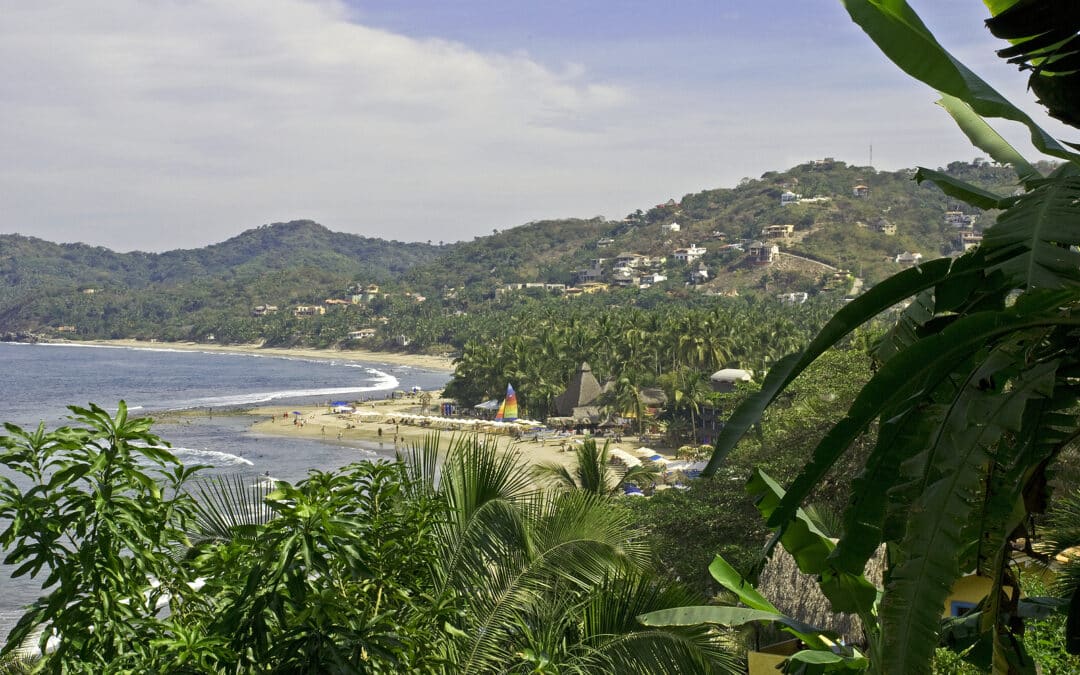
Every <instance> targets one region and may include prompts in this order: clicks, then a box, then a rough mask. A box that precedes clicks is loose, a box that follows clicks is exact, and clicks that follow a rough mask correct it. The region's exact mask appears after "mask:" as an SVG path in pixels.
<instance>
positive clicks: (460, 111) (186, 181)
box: [0, 0, 627, 248]
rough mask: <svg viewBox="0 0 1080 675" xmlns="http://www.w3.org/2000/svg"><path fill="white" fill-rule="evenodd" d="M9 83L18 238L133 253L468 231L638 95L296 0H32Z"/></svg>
mask: <svg viewBox="0 0 1080 675" xmlns="http://www.w3.org/2000/svg"><path fill="white" fill-rule="evenodd" d="M0 79H2V80H3V81H4V82H6V83H7V84H6V85H5V86H4V88H3V89H2V90H0V96H2V100H0V103H2V106H0V145H2V146H3V147H4V148H6V149H8V152H6V153H5V157H4V158H3V159H0V173H2V176H3V180H2V184H0V201H2V202H3V203H5V204H6V207H5V211H6V212H7V213H6V214H5V218H4V220H5V223H4V225H3V227H4V228H5V229H9V231H10V230H21V231H23V232H25V233H30V234H40V235H41V236H46V237H50V238H56V237H59V238H68V239H71V238H85V239H88V240H91V241H94V242H98V241H103V242H107V243H108V244H110V245H114V246H119V247H121V248H125V247H127V248H130V247H131V246H143V247H158V246H161V245H166V246H173V245H185V246H187V245H196V244H200V243H207V242H209V241H212V240H214V239H217V238H220V236H222V234H223V232H230V233H231V232H235V231H238V230H240V229H243V228H245V227H250V226H254V225H257V224H259V223H260V222H263V221H264V220H278V219H285V218H290V217H301V216H308V215H313V214H322V215H323V217H324V218H327V219H328V220H330V221H332V222H328V223H327V224H328V225H330V226H332V227H334V226H337V227H340V228H342V229H345V227H347V226H351V227H352V229H356V230H358V231H363V232H365V233H369V234H373V235H380V236H397V237H400V238H412V237H410V236H409V235H410V232H408V231H403V230H402V229H401V227H402V226H405V225H407V224H408V223H410V222H413V223H414V224H415V227H416V228H417V232H416V234H418V235H420V238H426V237H425V236H424V232H423V230H425V229H426V230H428V232H427V234H428V235H429V236H430V235H431V234H432V233H433V232H435V231H437V232H439V233H441V234H442V238H446V239H451V238H456V237H453V234H452V232H448V229H451V228H454V227H456V226H459V225H460V224H461V219H462V215H463V213H462V212H458V213H455V212H454V207H456V208H458V209H459V210H460V208H461V207H463V206H465V205H467V204H477V203H479V202H482V201H483V200H484V199H485V198H486V194H487V193H488V192H489V191H495V192H499V191H500V190H503V189H506V188H507V184H506V183H501V182H500V177H508V178H509V179H510V182H509V185H510V186H511V188H510V189H511V190H513V189H514V187H513V186H514V185H515V184H516V185H517V187H518V188H520V189H525V188H526V186H527V184H528V183H529V182H531V180H533V179H536V180H543V176H539V175H536V170H537V169H538V168H540V167H546V168H547V169H552V170H554V169H555V168H556V167H557V166H558V165H559V164H561V162H562V160H561V157H560V155H561V154H562V153H566V152H571V151H575V152H576V151H578V150H579V149H582V150H585V149H589V148H590V147H593V148H595V146H596V144H597V143H599V142H600V141H599V140H598V139H599V137H600V136H601V134H602V132H603V121H602V120H603V117H604V116H605V115H610V114H612V113H613V112H614V111H617V109H618V108H619V106H621V105H624V104H625V103H626V101H627V93H626V92H625V91H624V90H622V89H620V88H617V87H613V86H607V85H604V84H603V83H595V82H590V81H588V79H587V78H586V77H585V74H584V73H583V72H582V70H581V69H580V68H579V67H572V66H568V67H566V68H565V69H564V70H562V71H559V70H553V69H551V68H548V67H546V66H544V65H542V64H539V63H536V62H535V61H532V60H530V59H529V58H528V57H527V56H524V55H503V54H483V53H478V52H476V51H472V50H470V49H468V48H466V47H464V46H462V45H460V44H454V43H450V42H445V41H439V40H415V39H411V38H407V37H403V36H400V35H394V34H390V33H387V32H384V31H380V30H374V29H371V28H366V27H364V26H358V25H355V24H351V23H349V22H348V21H347V20H346V16H345V13H344V11H343V10H342V9H341V7H339V6H338V5H337V4H335V3H330V2H323V3H305V2H297V1H294V0H260V1H258V2H236V1H230V2H228V3H213V2H182V1H179V0H176V1H174V2H164V3H143V2H124V1H122V0H115V1H113V2H107V3H69V4H63V3H52V4H50V3H41V4H29V3H28V4H25V5H23V6H21V7H16V8H14V9H8V10H6V11H5V20H4V21H3V22H2V24H0ZM530 155H531V157H529V156H530ZM523 156H524V157H527V158H529V161H528V162H527V163H526V164H525V166H520V164H521V157H523ZM556 182H557V181H556ZM483 210H484V209H483V208H479V209H477V212H479V213H482V212H483ZM448 211H449V212H448ZM397 212H403V213H405V214H408V215H407V216H405V217H402V216H400V215H398V214H397ZM421 221H423V222H421ZM384 223H386V224H389V225H392V226H394V227H393V229H388V228H386V227H385V225H384ZM426 223H429V224H430V226H431V227H430V228H425V227H423V225H424V224H426ZM87 225H93V226H95V227H96V228H98V229H97V231H95V232H94V233H91V232H90V231H88V230H87V229H86V226H87ZM201 226H203V227H205V229H201ZM462 234H463V235H464V234H466V233H464V232H463V233H462ZM448 235H449V236H448ZM125 242H130V243H129V244H128V245H127V246H125Z"/></svg>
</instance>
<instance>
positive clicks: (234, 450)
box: [0, 343, 449, 637]
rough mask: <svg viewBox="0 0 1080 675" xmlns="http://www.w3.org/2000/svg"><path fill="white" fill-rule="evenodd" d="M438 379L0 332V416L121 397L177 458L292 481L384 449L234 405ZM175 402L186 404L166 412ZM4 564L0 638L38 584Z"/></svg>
mask: <svg viewBox="0 0 1080 675" xmlns="http://www.w3.org/2000/svg"><path fill="white" fill-rule="evenodd" d="M448 379H449V375H448V374H447V373H445V372H439V371H430V370H424V369H421V368H413V367H409V366H400V365H387V364H380V363H378V362H372V363H358V362H352V361H343V360H333V359H310V358H302V357H280V356H264V355H260V354H237V353H225V352H198V351H186V350H183V351H181V350H175V349H168V348H167V347H162V348H160V349H158V348H155V349H141V348H139V349H136V348H128V347H112V346H99V345H94V346H86V345H70V344H16V343H0V384H2V386H0V393H2V396H3V398H2V399H0V421H3V422H12V423H14V424H17V425H19V426H22V427H23V428H33V427H36V426H37V425H38V423H39V422H44V423H45V425H46V427H47V428H55V427H57V426H61V425H63V424H65V423H68V422H69V420H68V419H67V417H68V415H70V412H69V411H68V410H67V406H68V405H78V406H82V407H86V406H87V404H88V403H90V402H93V403H96V404H98V405H99V406H101V407H103V408H105V409H107V410H111V411H113V410H115V409H116V407H117V403H118V402H119V401H120V400H124V401H125V403H126V404H127V406H128V410H129V411H130V414H138V415H148V416H150V417H155V415H160V416H161V421H160V422H157V423H155V426H154V428H153V431H154V433H156V434H158V435H159V436H161V437H162V438H163V439H164V440H166V441H168V442H169V443H170V444H171V445H172V446H173V452H174V454H176V455H177V457H178V458H179V459H180V460H181V461H183V462H185V463H190V464H209V465H211V467H212V468H211V469H209V470H208V471H209V472H211V473H236V472H240V473H251V474H253V475H256V474H266V473H269V474H270V475H271V476H274V477H275V478H279V479H281V480H288V481H293V482H295V481H297V480H300V479H302V478H303V477H304V476H305V475H307V473H308V471H309V470H311V469H322V470H326V469H334V468H338V467H341V466H345V465H346V464H350V463H352V462H357V461H361V460H364V459H375V458H390V457H392V456H393V448H392V447H385V448H383V447H380V446H379V444H371V443H363V442H351V443H345V442H335V441H333V440H328V441H319V440H309V439H294V438H285V437H279V436H266V435H256V434H252V433H249V432H248V427H250V425H251V423H252V421H253V419H252V418H251V417H250V416H248V415H241V414H236V413H237V411H239V410H242V409H245V408H248V407H251V406H257V405H313V404H321V403H325V402H327V401H331V400H350V401H351V400H358V399H365V398H383V397H385V396H387V395H388V394H390V393H391V392H393V391H394V390H398V389H403V390H405V391H409V390H411V389H412V388H413V387H420V388H421V389H423V390H432V389H440V388H442V387H443V386H444V385H445V384H446V382H447V381H448ZM176 411H190V414H187V415H170V414H166V413H172V412H176ZM388 445H389V444H388ZM3 471H4V470H3V469H2V468H0V472H3ZM5 475H6V474H5ZM0 526H2V524H0ZM11 569H12V568H11V567H8V566H4V565H2V564H0V590H2V592H0V637H3V636H6V634H7V631H8V630H9V628H10V625H11V624H12V623H13V622H14V620H15V619H16V618H17V616H18V615H19V608H20V607H22V606H25V605H26V604H27V603H29V602H31V601H32V600H33V599H34V598H36V597H37V596H38V595H40V589H39V584H38V583H35V582H32V581H29V580H27V579H25V578H21V579H11V578H10V573H11Z"/></svg>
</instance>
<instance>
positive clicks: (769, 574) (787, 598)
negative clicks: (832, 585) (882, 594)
mask: <svg viewBox="0 0 1080 675" xmlns="http://www.w3.org/2000/svg"><path fill="white" fill-rule="evenodd" d="M884 573H885V547H884V546H880V547H878V550H877V552H876V553H875V554H874V556H873V557H872V558H870V561H869V562H867V563H866V570H865V571H864V574H865V575H866V578H867V580H868V581H869V582H870V583H872V584H874V585H875V586H877V587H879V588H880V587H881V583H882V576H883V575H884ZM757 589H758V591H760V592H761V594H762V595H764V596H765V597H766V598H768V599H769V601H770V602H772V603H773V604H774V605H776V608H777V609H778V610H780V612H781V613H783V614H785V615H787V616H790V617H791V618H793V619H796V620H798V621H802V622H803V623H808V624H810V625H811V626H817V627H818V628H823V629H825V630H831V631H833V632H835V633H838V634H840V635H842V636H843V637H844V640H845V641H846V642H848V643H855V644H865V643H866V633H865V632H864V631H863V626H862V621H860V620H859V617H858V616H856V615H854V614H840V613H837V612H833V611H832V606H831V605H830V604H829V600H828V598H826V597H825V594H824V593H822V592H821V588H819V587H818V584H817V580H816V579H815V578H814V577H813V576H811V575H808V574H803V573H802V572H800V571H799V566H798V564H797V563H796V562H795V558H793V557H791V554H790V553H788V552H787V551H785V550H784V549H782V548H779V547H778V548H777V549H776V550H775V551H774V552H773V556H772V558H771V559H770V560H769V562H768V564H766V565H765V568H764V569H763V570H761V576H759V577H758V584H757Z"/></svg>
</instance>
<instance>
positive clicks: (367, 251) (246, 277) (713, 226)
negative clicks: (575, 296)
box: [0, 159, 1048, 343]
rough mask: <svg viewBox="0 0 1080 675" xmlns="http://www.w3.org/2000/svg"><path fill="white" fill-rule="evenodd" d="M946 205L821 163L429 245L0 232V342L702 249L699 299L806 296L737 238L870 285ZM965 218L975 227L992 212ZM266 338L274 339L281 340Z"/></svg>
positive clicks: (894, 179)
mask: <svg viewBox="0 0 1080 675" xmlns="http://www.w3.org/2000/svg"><path fill="white" fill-rule="evenodd" d="M1047 168H1048V167H1047ZM945 170H946V171H947V172H948V173H951V174H953V175H956V176H958V177H960V178H963V179H964V180H966V181H969V182H973V183H975V184H978V185H980V186H982V187H984V188H986V189H990V190H993V191H996V192H998V193H999V194H1009V193H1011V192H1012V190H1013V189H1015V177H1014V176H1013V174H1012V172H1011V171H1010V170H1009V169H1007V168H1004V167H998V166H994V165H992V164H990V163H988V162H985V161H976V162H972V163H966V162H954V163H952V164H950V165H949V166H948V167H947V168H946V169H945ZM785 200H786V201H785ZM956 208H960V207H958V206H957V205H955V204H953V203H951V202H950V200H948V199H947V198H946V197H945V196H944V195H943V194H942V193H941V192H940V191H939V190H938V189H937V188H935V187H932V186H919V185H917V184H915V183H914V182H913V181H912V180H911V172H910V171H896V172H878V171H875V170H874V169H873V168H871V167H857V166H848V165H846V164H845V163H843V162H838V161H835V160H831V159H828V160H819V161H815V162H808V163H806V164H803V165H799V166H797V167H793V168H792V169H789V170H787V171H784V172H768V173H766V174H764V175H763V176H761V177H760V178H758V179H744V180H743V181H742V182H741V183H740V184H739V185H738V186H736V187H733V188H719V189H714V190H705V191H702V192H699V193H694V194H688V195H685V196H683V197H682V198H681V199H679V200H675V199H671V200H669V201H667V202H665V203H662V204H658V205H656V206H654V207H651V208H648V209H646V210H637V211H635V212H634V213H631V214H629V215H627V216H626V217H625V218H623V219H621V220H618V221H612V220H605V219H603V218H592V219H577V218H567V219H557V220H545V221H537V222H533V223H528V224H526V225H522V226H518V227H513V228H508V229H505V230H502V231H498V230H496V231H494V232H493V233H492V234H491V235H487V236H483V237H476V238H474V239H473V241H470V242H459V243H454V244H447V245H437V246H436V245H432V244H430V243H420V242H400V241H386V240H383V239H378V238H370V237H363V236H359V235H354V234H347V233H341V232H332V231H330V230H329V229H327V228H326V227H324V226H322V225H319V224H318V223H315V222H313V221H310V220H297V221H291V222H287V223H273V224H269V225H263V226H261V227H257V228H254V229H251V230H247V231H245V232H243V233H241V234H239V235H237V236H235V237H231V238H230V239H227V240H225V241H223V242H220V243H216V244H212V245H210V246H206V247H203V248H198V249H179V250H173V251H166V252H163V253H144V252H138V251H136V252H131V253H117V252H114V251H111V250H109V249H106V248H102V247H99V246H88V245H85V244H55V243H51V242H47V241H44V240H41V239H38V238H35V237H27V236H22V235H0V333H14V332H18V331H37V330H42V331H46V332H48V331H52V330H56V329H57V328H58V327H59V326H66V327H68V328H72V327H75V328H77V336H79V337H135V336H142V337H160V338H163V339H198V338H199V337H200V336H205V335H209V334H212V333H214V332H215V331H217V332H227V333H228V334H230V335H241V336H245V338H249V339H252V340H254V339H260V338H262V337H265V336H263V335H261V334H260V332H259V331H260V330H261V329H260V327H259V326H258V325H256V324H254V323H252V322H251V320H250V319H251V314H252V308H253V307H255V306H257V305H260V304H273V305H281V306H286V305H289V304H309V303H321V302H323V301H324V300H325V299H327V298H331V297H338V298H341V297H344V296H346V295H347V289H349V288H351V287H356V286H357V285H368V284H379V285H383V286H384V288H386V289H389V290H391V291H392V292H394V293H399V294H404V293H406V292H409V293H413V294H415V295H421V296H433V295H437V296H439V297H441V296H443V295H445V294H447V293H451V290H450V289H460V290H462V291H463V292H464V293H465V294H466V295H468V296H469V297H472V298H481V297H491V296H492V295H493V294H494V293H495V292H496V290H498V289H500V288H503V287H505V286H506V285H508V284H523V283H535V282H541V283H554V284H571V283H573V282H575V281H577V280H578V278H579V274H578V273H579V272H580V271H581V270H582V269H583V268H586V267H588V266H589V265H591V264H593V262H595V261H597V260H599V259H608V260H610V259H613V258H616V257H617V256H619V255H620V254H623V253H632V254H641V255H644V256H647V257H650V258H652V259H654V260H665V259H666V260H667V261H668V262H666V263H663V265H664V267H663V268H662V270H661V271H663V272H664V273H665V274H666V276H668V277H669V279H670V280H671V281H670V283H671V284H673V285H675V286H682V285H683V284H684V283H685V282H686V281H687V276H688V275H687V273H686V271H685V270H684V269H683V267H681V266H680V265H673V264H672V263H671V259H672V257H673V255H674V251H675V250H676V249H678V248H679V247H684V248H685V247H693V246H698V247H699V248H702V249H705V250H706V254H705V256H704V258H702V260H701V263H700V264H701V265H702V266H703V267H704V268H705V269H706V270H707V276H706V277H703V278H695V279H694V282H695V283H698V282H701V281H705V282H706V283H705V289H706V290H708V289H713V290H715V291H717V292H720V291H723V292H729V291H738V290H742V291H744V292H745V291H748V290H749V291H754V289H757V292H766V293H770V294H775V293H776V292H778V291H780V292H782V291H792V290H810V291H813V290H814V288H817V287H820V284H821V283H822V279H823V272H822V270H824V269H826V268H825V267H823V266H820V265H819V266H818V267H815V266H814V265H813V264H807V265H802V266H801V267H800V265H789V266H787V267H785V266H775V267H771V268H762V267H759V266H753V265H747V264H746V263H745V257H746V251H745V248H746V245H747V244H748V242H753V241H754V240H757V239H760V238H763V237H764V236H765V232H766V231H767V229H768V228H770V227H772V228H774V229H775V228H776V227H780V228H781V229H782V228H784V227H790V228H791V229H792V231H793V233H794V234H793V235H792V236H791V237H789V238H786V239H784V240H782V248H783V249H784V250H785V251H786V252H789V253H792V254H793V256H791V257H789V259H790V260H792V261H796V260H806V261H809V260H814V261H820V262H821V263H824V264H825V265H828V266H833V267H838V268H845V269H849V270H851V271H853V273H856V274H858V275H859V276H860V277H865V278H866V279H867V282H868V284H872V283H873V282H874V281H876V280H877V279H880V278H883V277H884V276H885V275H887V274H888V273H890V272H891V271H895V268H896V267H895V266H896V263H895V262H894V258H895V257H896V256H897V255H898V254H900V253H902V252H919V253H921V254H922V255H923V256H924V257H925V258H927V259H929V258H932V257H937V256H939V255H943V254H947V253H948V252H949V251H950V250H953V249H955V247H956V246H957V243H956V241H955V239H956V228H955V227H954V226H953V225H951V224H950V223H949V222H947V220H946V218H945V214H946V212H948V211H949V210H950V209H956ZM963 208H965V209H966V211H967V212H968V213H970V214H971V217H972V219H973V220H974V219H975V218H981V219H983V220H982V221H981V222H984V223H986V224H989V222H991V220H992V218H993V215H994V214H981V213H978V210H977V209H971V208H970V207H963ZM795 256H799V257H798V258H796V257H795ZM605 264H607V265H608V266H609V267H610V263H605ZM455 292H456V291H455ZM445 311H453V309H452V308H450V307H449V306H448V307H447V308H446V309H445ZM225 326H228V328H229V330H228V331H225V330H224V328H223V327H225ZM339 329H341V330H343V329H344V324H343V326H341V327H339ZM278 330H279V331H284V330H288V328H287V327H285V326H282V327H280V328H279V329H278ZM275 339H276V340H277V341H278V342H279V343H281V342H287V336H282V335H278V336H277V337H276V338H275Z"/></svg>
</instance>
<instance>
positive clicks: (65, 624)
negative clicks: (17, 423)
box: [0, 404, 735, 673]
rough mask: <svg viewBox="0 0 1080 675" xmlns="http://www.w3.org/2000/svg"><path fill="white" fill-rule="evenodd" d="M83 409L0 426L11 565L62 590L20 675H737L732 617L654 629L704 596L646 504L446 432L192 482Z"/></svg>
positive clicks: (166, 457)
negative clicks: (315, 463) (260, 474)
mask: <svg viewBox="0 0 1080 675" xmlns="http://www.w3.org/2000/svg"><path fill="white" fill-rule="evenodd" d="M72 410H73V412H74V413H75V414H76V418H75V419H76V420H77V421H79V422H80V423H81V424H82V426H76V427H64V428H61V429H57V430H55V431H53V432H46V431H45V430H44V429H43V428H39V429H38V430H37V431H36V432H25V431H23V430H21V429H19V428H17V427H14V426H11V425H8V427H7V431H8V435H6V436H3V437H0V442H2V447H3V448H4V452H3V454H2V455H0V459H2V460H3V464H4V466H5V467H7V468H8V469H10V470H12V471H15V472H17V473H19V474H22V476H20V477H19V478H18V481H19V483H20V485H19V486H17V485H16V482H15V481H14V480H12V479H8V478H4V479H2V480H0V488H2V492H0V517H3V518H5V519H6V520H7V521H8V522H9V525H8V527H7V529H6V530H5V531H4V532H3V533H2V534H0V542H2V543H3V545H4V550H5V553H6V558H5V562H8V563H14V564H18V565H20V567H19V568H18V569H17V570H16V575H25V574H30V575H32V576H35V577H37V576H43V577H44V587H45V588H46V592H47V595H46V596H45V597H43V598H42V599H41V600H40V601H38V602H37V603H35V604H34V606H33V607H31V608H30V610H29V611H28V612H27V613H26V615H25V616H24V618H23V619H22V620H21V621H20V622H19V624H18V625H17V627H16V629H15V631H14V632H13V633H12V635H11V637H10V639H9V641H8V643H7V644H6V645H5V647H4V655H3V658H2V660H0V668H3V669H7V670H8V671H12V672H15V671H18V670H19V669H21V668H24V667H36V668H40V669H41V670H43V671H46V672H269V673H304V672H312V673H315V672H319V673H322V672H372V673H407V672H416V673H420V672H425V673H426V672H455V673H458V672H460V673H486V672H507V671H508V670H510V671H520V672H535V671H537V670H538V669H539V670H543V671H549V670H550V671H554V670H566V671H569V672H596V673H601V672H694V673H706V672H734V669H735V660H734V659H733V658H732V657H731V656H730V653H729V646H728V642H727V640H726V639H725V638H724V637H723V635H722V634H721V633H719V632H718V631H716V630H713V629H711V628H700V627H699V628H671V629H660V628H648V627H644V626H642V625H640V624H639V623H638V622H637V620H636V617H637V616H638V615H639V614H641V613H644V612H650V611H654V610H658V609H664V608H667V607H673V606H681V605H685V604H687V603H693V602H695V601H696V599H695V598H694V596H693V595H692V594H690V593H688V592H687V591H686V590H684V589H683V588H681V587H680V586H678V585H677V584H671V583H667V582H662V581H660V580H657V579H655V578H653V576H652V574H651V573H650V571H649V563H650V561H651V556H650V552H649V550H648V548H647V546H646V545H645V544H644V543H643V541H642V539H641V537H640V535H639V534H638V533H637V532H636V531H635V530H634V529H633V528H632V527H631V526H630V521H629V515H628V514H627V512H625V511H624V510H622V509H620V508H618V507H617V506H616V504H615V503H614V502H611V501H609V500H608V499H607V498H605V497H602V496H597V495H591V494H587V493H584V492H559V493H544V492H537V491H535V490H534V489H533V488H532V485H531V481H530V480H529V471H528V469H527V468H526V467H525V466H523V465H522V464H521V463H520V461H519V458H518V457H517V455H516V454H514V453H505V454H504V453H497V452H496V448H495V446H494V445H492V444H490V443H486V442H483V441H481V440H479V439H477V438H475V437H468V438H465V437H463V438H459V439H455V440H453V441H451V443H450V449H449V451H448V454H447V455H446V456H445V458H444V459H443V461H442V464H441V466H440V465H439V464H438V462H437V450H438V447H439V439H438V437H437V436H435V437H430V438H428V439H427V440H426V441H425V442H424V443H423V444H422V445H420V446H417V447H415V448H413V449H412V451H411V452H410V456H409V459H408V461H406V462H393V463H385V462H384V463H371V462H365V463H361V464H355V465H352V466H349V467H345V468H344V469H341V470H338V471H334V472H318V471H316V472H312V473H311V474H310V475H309V477H308V478H307V479H305V480H303V481H301V482H299V483H297V484H296V485H295V486H294V485H290V484H288V483H285V482H280V481H278V482H273V483H270V482H266V481H265V479H262V478H251V477H248V478H228V477H226V478H219V477H214V478H206V479H202V480H198V481H189V480H188V479H189V478H190V476H191V474H192V473H193V471H194V469H185V468H183V467H181V466H179V465H178V464H177V463H176V462H175V460H174V459H173V458H172V456H171V455H170V454H169V453H168V452H167V450H165V449H163V448H162V445H161V441H160V440H159V439H157V438H156V437H154V436H152V435H151V434H150V433H149V427H150V422H149V420H130V419H129V418H128V417H127V415H126V410H125V408H124V406H123V405H122V404H121V407H120V411H119V413H118V414H117V416H116V417H115V418H113V417H111V416H109V415H108V413H106V412H105V411H104V410H102V409H100V408H98V407H97V406H91V407H90V408H89V409H79V408H73V409H72ZM147 466H149V467H151V468H152V471H150V472H149V473H148V472H147V471H146V467H147ZM24 478H25V480H24ZM27 481H28V482H29V483H28V484H27ZM251 481H256V483H255V484H252V483H251ZM185 484H186V485H185ZM166 606H167V607H168V612H167V614H166V613H163V612H162V611H161V610H162V609H163V608H164V607H166ZM35 629H40V633H38V632H35ZM38 635H40V637H37V636H38ZM28 636H29V639H30V644H29V645H26V642H27V638H28ZM24 645H26V646H29V647H30V649H29V650H22V649H21V647H22V646H24ZM35 654H36V655H37V656H36V657H35V656H34V655H35ZM35 658H36V659H39V660H38V661H37V662H36V664H35V663H34V660H35Z"/></svg>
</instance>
